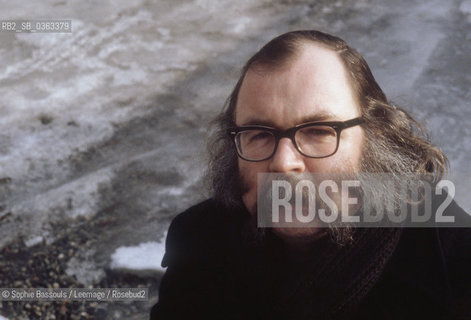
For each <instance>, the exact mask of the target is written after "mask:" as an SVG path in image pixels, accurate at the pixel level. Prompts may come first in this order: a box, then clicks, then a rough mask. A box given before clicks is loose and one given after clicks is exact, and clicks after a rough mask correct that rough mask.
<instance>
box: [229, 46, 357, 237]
mask: <svg viewBox="0 0 471 320" xmlns="http://www.w3.org/2000/svg"><path fill="white" fill-rule="evenodd" d="M300 50H301V51H302V53H301V54H300V55H299V56H298V57H297V58H296V59H295V60H294V61H292V62H290V63H289V64H287V65H286V66H284V67H283V68H281V69H280V70H276V71H266V72H265V71H254V70H249V71H248V72H247V74H246V76H245V78H244V81H243V83H242V86H241V88H240V91H239V95H238V99H237V105H236V114H235V120H236V125H237V126H243V125H254V124H258V125H265V126H270V127H274V128H277V129H280V130H285V129H287V128H291V127H294V126H296V125H298V124H302V123H306V122H312V121H345V120H350V119H353V118H356V117H358V116H360V112H359V105H358V102H357V100H356V99H355V96H354V93H353V90H352V88H351V86H350V83H349V80H348V78H347V71H346V70H345V67H344V66H343V64H342V62H341V60H340V58H339V57H338V56H337V54H335V53H334V52H333V51H331V50H329V49H326V48H323V47H320V46H317V45H306V46H305V47H304V48H302V49H300ZM363 141H364V131H363V129H362V128H361V127H360V126H354V127H351V128H348V129H345V130H343V131H342V133H341V136H340V144H339V148H338V150H337V152H336V153H335V154H334V155H332V156H330V157H327V158H322V159H313V158H307V157H304V156H303V155H301V154H300V153H299V152H298V151H297V150H296V148H295V146H294V145H293V143H292V142H291V140H290V139H288V138H283V139H281V140H280V142H279V145H278V148H277V150H276V153H275V154H274V156H273V157H272V158H270V159H268V160H265V161H261V162H249V161H245V160H243V159H240V158H239V159H238V164H239V170H240V172H239V173H240V176H241V178H242V180H243V181H242V182H243V183H242V184H243V186H244V188H245V189H244V193H243V197H242V200H243V202H244V204H245V206H246V207H247V209H248V210H249V212H251V213H252V214H255V213H256V207H257V173H259V172H269V173H303V172H318V173H329V172H332V173H342V172H357V171H358V170H359V168H360V159H361V150H362V147H363ZM275 231H276V230H275ZM277 231H278V233H283V234H284V235H291V234H292V235H294V236H299V235H303V234H306V233H315V230H309V229H308V228H303V229H302V230H301V229H296V228H292V229H291V230H290V229H286V228H285V229H279V230H277Z"/></svg>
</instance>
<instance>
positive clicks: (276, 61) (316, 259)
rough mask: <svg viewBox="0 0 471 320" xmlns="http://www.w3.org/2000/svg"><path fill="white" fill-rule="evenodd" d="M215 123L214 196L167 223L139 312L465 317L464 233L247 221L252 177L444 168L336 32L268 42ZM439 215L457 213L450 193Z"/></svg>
mask: <svg viewBox="0 0 471 320" xmlns="http://www.w3.org/2000/svg"><path fill="white" fill-rule="evenodd" d="M215 125H216V129H215V130H214V132H213V133H212V140H211V141H210V144H209V145H210V149H209V150H210V154H211V162H210V170H209V175H210V178H211V179H212V189H213V190H212V191H213V198H212V199H210V200H207V201H205V202H203V203H200V204H198V205H196V206H194V207H192V208H190V209H189V210H187V211H185V212H184V213H182V214H180V215H179V216H177V217H176V218H175V219H174V221H173V222H172V224H171V226H170V228H169V231H168V236H167V243H166V254H165V257H164V259H163V261H162V265H163V266H168V269H167V271H166V274H165V275H164V277H163V279H162V282H161V286H160V294H159V302H158V304H157V305H156V306H154V308H153V310H152V315H151V318H152V319H185V318H202V319H421V318H427V319H453V318H462V319H471V311H470V310H471V294H470V292H471V289H470V288H471V281H470V278H471V276H470V270H471V261H470V255H471V251H470V250H471V237H470V235H469V234H470V233H469V231H468V229H464V228H461V229H445V228H443V229H438V228H422V229H412V228H354V229H353V230H351V229H349V228H344V229H345V230H344V231H342V232H340V235H339V233H338V232H336V231H335V228H319V227H308V228H298V227H296V228H281V227H276V226H275V227H273V228H259V227H257V225H256V221H257V218H256V217H257V214H259V212H258V206H257V199H258V196H259V195H258V192H257V187H258V186H257V177H258V174H259V173H273V174H286V175H296V174H303V173H306V172H309V173H322V174H325V173H336V174H338V173H340V174H357V173H361V172H376V173H378V172H381V173H388V174H390V175H391V176H392V177H395V179H397V180H399V179H400V177H401V176H402V175H405V174H416V175H428V176H432V177H433V180H434V181H438V180H440V178H441V177H442V175H443V174H444V172H445V171H446V166H447V159H446V157H445V155H443V153H442V152H441V151H440V150H439V149H437V148H436V147H434V146H433V145H431V144H430V143H429V142H428V141H427V140H426V139H425V138H424V135H423V134H422V131H421V126H420V125H419V124H418V123H417V122H416V121H415V120H413V119H412V118H411V117H410V116H409V115H408V114H407V113H406V112H404V111H403V110H401V109H399V108H397V107H395V106H392V105H391V104H389V103H388V101H387V99H386V96H385V95H384V93H383V92H382V90H381V89H380V87H379V86H378V84H377V83H376V81H375V79H374V78H373V75H372V74H371V72H370V69H369V67H368V65H367V64H366V62H365V61H364V59H363V58H362V57H361V56H360V55H359V54H358V53H357V52H356V51H355V50H354V49H353V48H351V47H349V46H348V45H347V44H346V43H345V42H344V41H343V40H341V39H339V38H337V37H334V36H331V35H328V34H325V33H321V32H318V31H295V32H289V33H287V34H284V35H281V36H279V37H277V38H275V39H273V40H272V41H270V42H269V43H268V44H267V45H265V46H264V47H263V48H262V49H261V50H260V51H259V52H257V53H256V54H255V55H254V56H253V57H252V58H251V59H250V60H249V61H248V62H247V64H246V65H245V67H244V68H243V70H242V75H241V77H240V79H239V81H238V83H237V84H236V86H235V88H234V91H233V92H232V94H231V96H230V98H229V100H228V104H227V106H226V108H225V110H224V111H223V112H222V114H221V115H219V116H218V118H217V119H216V120H215ZM306 128H307V129H308V131H307V132H308V133H306V130H307V129H306ZM319 129H322V130H321V134H322V139H319V138H318V131H319ZM313 132H314V133H315V135H316V138H315V139H318V140H313V139H314V138H312V134H313ZM254 141H255V144H252V145H251V143H254ZM326 141H327V142H326ZM324 144H325V148H323V147H322V146H323V145H324ZM434 206H436V201H435V202H434ZM447 212H448V213H452V214H454V215H457V216H462V217H467V214H466V213H465V212H463V211H462V209H461V208H459V207H458V206H457V205H456V203H454V202H453V203H452V204H451V205H450V206H448V209H447Z"/></svg>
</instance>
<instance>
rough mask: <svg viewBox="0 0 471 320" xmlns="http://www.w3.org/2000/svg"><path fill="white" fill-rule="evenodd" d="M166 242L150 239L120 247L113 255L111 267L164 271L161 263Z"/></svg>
mask: <svg viewBox="0 0 471 320" xmlns="http://www.w3.org/2000/svg"><path fill="white" fill-rule="evenodd" d="M164 253H165V242H164V241H163V242H155V241H149V242H144V243H141V244H139V245H138V246H133V247H119V248H118V249H116V251H115V252H114V253H113V254H112V255H111V269H125V270H139V271H143V270H156V271H164V270H165V268H162V266H161V265H160V263H161V261H162V258H163V256H164Z"/></svg>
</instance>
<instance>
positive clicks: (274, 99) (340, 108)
mask: <svg viewBox="0 0 471 320" xmlns="http://www.w3.org/2000/svg"><path fill="white" fill-rule="evenodd" d="M300 50H301V51H300V53H299V55H298V56H296V58H294V60H293V61H290V62H287V63H286V64H285V65H284V66H282V67H280V68H276V69H275V70H270V69H266V70H263V69H261V68H256V69H253V70H252V69H249V71H248V72H247V74H246V75H245V77H244V80H243V82H242V86H241V88H240V91H239V95H238V99H237V106H236V114H235V120H236V124H237V125H244V124H255V123H257V122H264V123H263V124H270V125H272V126H278V127H289V126H293V125H296V124H299V123H302V122H307V121H305V120H306V119H308V120H310V121H312V120H315V119H316V118H319V120H327V119H328V120H348V119H351V118H353V117H356V116H358V115H359V107H358V103H357V101H356V99H355V96H354V94H353V90H352V87H351V85H350V80H349V77H348V73H347V70H346V68H345V67H344V65H343V63H342V61H341V59H340V58H339V56H338V55H337V54H336V53H335V52H333V51H332V50H330V49H327V48H324V47H321V46H319V45H304V46H303V47H302V48H300Z"/></svg>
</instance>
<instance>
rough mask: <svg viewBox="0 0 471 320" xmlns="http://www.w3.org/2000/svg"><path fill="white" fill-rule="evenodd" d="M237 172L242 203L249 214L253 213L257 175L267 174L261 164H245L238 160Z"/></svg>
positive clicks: (245, 162) (255, 203)
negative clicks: (240, 180)
mask: <svg viewBox="0 0 471 320" xmlns="http://www.w3.org/2000/svg"><path fill="white" fill-rule="evenodd" d="M239 172H240V178H241V179H242V188H243V195H242V201H243V202H244V204H245V206H246V207H247V209H248V210H249V212H250V213H255V211H256V205H257V173H259V172H267V169H266V168H264V164H263V163H261V162H247V161H244V160H240V159H239Z"/></svg>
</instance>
